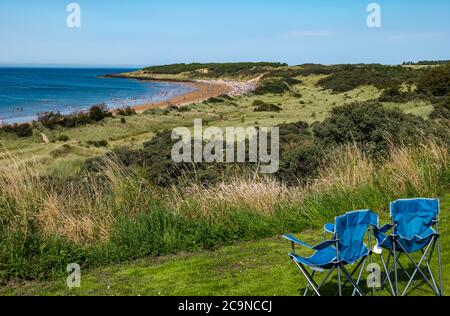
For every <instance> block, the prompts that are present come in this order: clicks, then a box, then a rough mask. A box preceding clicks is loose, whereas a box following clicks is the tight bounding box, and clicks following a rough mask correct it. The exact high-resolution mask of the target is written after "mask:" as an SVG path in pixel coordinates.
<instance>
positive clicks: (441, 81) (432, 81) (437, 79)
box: [417, 64, 450, 97]
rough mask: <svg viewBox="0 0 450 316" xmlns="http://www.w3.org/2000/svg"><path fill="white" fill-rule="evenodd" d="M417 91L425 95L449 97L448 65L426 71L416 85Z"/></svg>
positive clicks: (449, 73)
mask: <svg viewBox="0 0 450 316" xmlns="http://www.w3.org/2000/svg"><path fill="white" fill-rule="evenodd" d="M417 89H418V91H419V92H422V93H424V94H427V95H432V96H437V97H442V96H445V95H450V64H447V65H444V66H438V67H433V68H430V69H427V70H426V71H425V72H424V74H423V75H422V76H421V78H420V80H419V81H418V84H417Z"/></svg>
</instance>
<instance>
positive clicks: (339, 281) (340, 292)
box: [337, 264, 342, 296]
mask: <svg viewBox="0 0 450 316" xmlns="http://www.w3.org/2000/svg"><path fill="white" fill-rule="evenodd" d="M337 269H338V285H339V296H342V285H341V265H340V264H339V265H338V268H337Z"/></svg>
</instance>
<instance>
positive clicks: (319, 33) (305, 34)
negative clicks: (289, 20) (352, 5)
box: [281, 30, 335, 39]
mask: <svg viewBox="0 0 450 316" xmlns="http://www.w3.org/2000/svg"><path fill="white" fill-rule="evenodd" d="M334 34H335V32H332V31H326V30H309V31H307V30H303V31H300V30H298V31H290V32H287V33H284V34H282V35H281V37H282V38H286V39H296V38H311V37H330V36H333V35H334Z"/></svg>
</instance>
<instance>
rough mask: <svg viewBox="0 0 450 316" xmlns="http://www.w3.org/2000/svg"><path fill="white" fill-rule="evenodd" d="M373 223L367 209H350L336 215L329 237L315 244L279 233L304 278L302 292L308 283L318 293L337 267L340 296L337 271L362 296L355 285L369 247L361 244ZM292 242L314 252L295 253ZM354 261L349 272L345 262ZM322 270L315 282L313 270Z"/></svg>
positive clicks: (350, 263) (372, 216)
mask: <svg viewBox="0 0 450 316" xmlns="http://www.w3.org/2000/svg"><path fill="white" fill-rule="evenodd" d="M377 224H378V216H377V215H376V214H375V213H373V212H372V211H370V210H364V211H356V212H350V213H347V214H345V215H343V216H339V217H336V220H335V224H334V227H333V237H332V238H331V239H330V240H325V241H324V242H322V243H320V244H318V245H316V246H310V245H308V244H307V243H305V242H303V241H301V240H299V239H298V238H296V237H294V236H292V235H284V236H283V237H284V238H285V239H287V240H288V241H290V242H291V244H292V252H291V253H289V256H290V258H291V259H292V260H293V261H294V262H295V264H296V265H297V267H298V268H299V269H300V271H301V272H302V274H303V276H304V277H305V278H306V280H307V281H308V286H307V287H306V289H305V293H304V296H306V295H307V294H308V290H309V287H311V288H312V289H313V291H314V295H318V296H320V295H321V294H320V290H321V288H322V287H323V285H324V284H325V283H326V281H327V280H328V278H329V277H330V275H331V273H332V272H333V271H334V270H337V273H338V287H339V295H340V296H342V284H341V273H344V276H345V277H346V282H345V283H347V282H350V283H351V285H352V286H353V288H354V291H353V295H355V294H356V293H357V294H359V295H361V296H363V295H364V294H363V292H362V291H361V289H360V288H359V282H360V280H361V275H362V272H363V270H364V267H365V264H366V261H367V258H368V256H369V255H370V253H371V250H370V247H369V248H367V247H366V245H365V244H364V238H365V236H366V235H367V231H368V229H369V228H370V227H371V226H372V225H373V226H377ZM369 236H370V235H369ZM296 245H299V246H303V247H306V248H308V249H311V250H314V254H313V255H312V256H310V257H302V256H300V255H298V254H296V252H295V246H296ZM356 263H357V266H356V268H355V269H354V271H353V272H352V273H351V274H350V273H349V272H348V271H347V269H346V268H345V266H346V265H354V264H356ZM361 265H362V268H361V271H360V273H359V276H358V279H357V281H356V282H355V281H354V280H353V275H354V274H355V273H356V271H357V270H358V268H359V267H360V266H361ZM306 268H310V269H311V270H312V273H309V272H308V271H307V269H306ZM325 270H328V273H327V274H326V276H325V277H324V279H323V280H322V282H321V283H320V284H319V285H318V284H317V283H316V282H315V281H314V276H315V274H316V272H324V271H325ZM344 285H345V284H344Z"/></svg>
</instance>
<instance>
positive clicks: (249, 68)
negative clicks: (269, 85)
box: [144, 62, 287, 77]
mask: <svg viewBox="0 0 450 316" xmlns="http://www.w3.org/2000/svg"><path fill="white" fill-rule="evenodd" d="M286 66H287V64H282V63H270V62H259V63H249V62H247V63H246V62H243V63H206V64H203V63H192V64H172V65H164V66H152V67H147V68H144V72H146V73H150V74H174V75H175V74H180V73H183V72H197V71H199V70H203V69H207V70H208V72H207V73H206V75H208V76H212V77H220V76H223V75H227V74H231V75H237V76H238V75H245V74H253V73H260V72H265V69H266V68H279V67H286Z"/></svg>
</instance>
